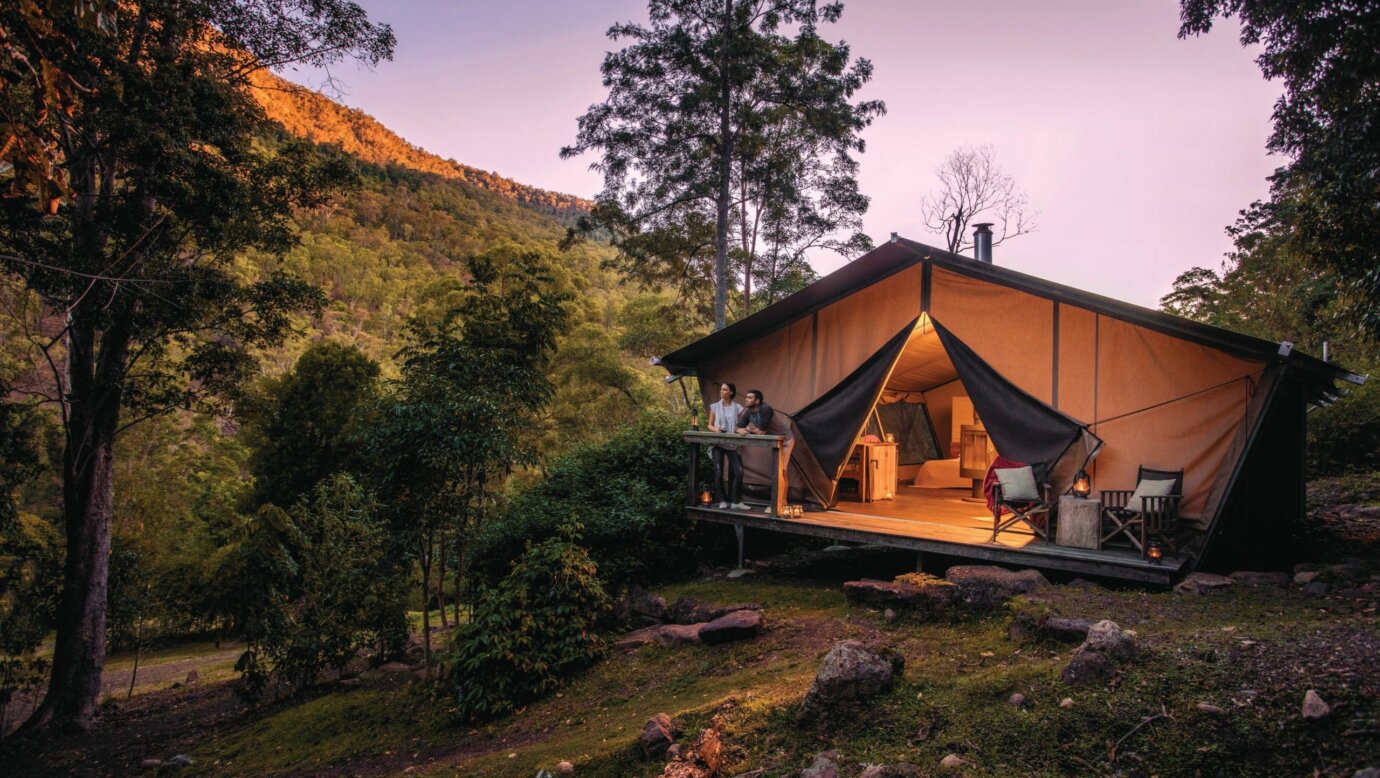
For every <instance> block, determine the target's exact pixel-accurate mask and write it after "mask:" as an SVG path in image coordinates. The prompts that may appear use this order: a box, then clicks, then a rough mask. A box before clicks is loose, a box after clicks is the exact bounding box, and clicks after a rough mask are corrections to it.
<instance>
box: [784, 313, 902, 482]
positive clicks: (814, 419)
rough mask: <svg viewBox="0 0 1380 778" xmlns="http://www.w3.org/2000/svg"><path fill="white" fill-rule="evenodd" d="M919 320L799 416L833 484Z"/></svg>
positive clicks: (800, 425)
mask: <svg viewBox="0 0 1380 778" xmlns="http://www.w3.org/2000/svg"><path fill="white" fill-rule="evenodd" d="M917 321H919V319H918V318H917V319H915V320H914V321H912V322H911V323H910V324H907V325H906V326H905V327H903V328H901V331H900V332H898V333H896V335H895V336H894V337H892V339H891V340H889V341H887V343H886V345H884V346H882V348H881V349H880V350H878V351H877V352H876V353H875V354H873V355H872V356H870V357H868V359H867V361H866V362H863V363H862V365H860V366H859V367H858V368H857V369H856V370H854V371H853V372H852V373H850V374H849V375H848V377H847V378H845V379H843V380H842V381H840V382H839V383H838V384H837V385H836V386H835V387H834V388H833V389H830V390H829V391H828V392H827V393H825V394H824V395H823V396H821V397H820V398H819V399H817V400H815V401H814V402H812V403H810V404H809V405H808V406H806V407H805V408H803V409H802V410H801V411H800V412H799V413H797V414H796V415H795V426H796V429H798V430H800V435H801V437H803V438H804V439H805V440H806V441H807V443H808V445H809V447H810V450H811V452H812V453H813V454H814V458H815V461H816V462H817V463H818V464H819V467H820V469H821V470H823V471H824V472H825V473H826V474H827V475H828V476H829V479H830V480H831V481H832V480H834V479H836V478H837V477H838V472H839V468H841V467H843V463H844V461H845V460H846V459H847V458H848V455H849V453H850V452H851V451H852V450H853V442H854V440H855V439H856V438H857V434H858V431H859V430H861V429H862V426H863V423H864V422H866V421H867V415H868V414H869V413H871V412H872V406H874V405H876V404H877V397H878V396H879V395H880V394H881V393H882V386H883V385H884V384H885V383H886V379H887V376H888V375H889V374H890V373H891V368H892V366H894V365H895V364H896V359H897V358H898V357H900V356H901V350H902V349H904V348H905V347H906V341H907V340H909V339H910V333H911V330H913V329H915V323H916V322H917ZM831 492H832V488H831Z"/></svg>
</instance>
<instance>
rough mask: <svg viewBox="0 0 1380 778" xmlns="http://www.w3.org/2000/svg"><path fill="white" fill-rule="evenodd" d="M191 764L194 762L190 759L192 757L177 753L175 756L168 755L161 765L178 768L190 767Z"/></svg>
mask: <svg viewBox="0 0 1380 778" xmlns="http://www.w3.org/2000/svg"><path fill="white" fill-rule="evenodd" d="M193 764H196V763H195V762H193V761H192V758H191V757H190V756H187V755H186V754H178V755H177V756H173V757H169V758H168V759H167V760H166V761H164V762H163V767H171V768H173V769H178V768H182V767H191V766H192V765H193Z"/></svg>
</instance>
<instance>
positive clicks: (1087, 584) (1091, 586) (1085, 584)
mask: <svg viewBox="0 0 1380 778" xmlns="http://www.w3.org/2000/svg"><path fill="white" fill-rule="evenodd" d="M1064 585H1065V586H1067V587H1068V588H1070V589H1082V590H1084V591H1089V592H1098V591H1102V590H1103V589H1105V588H1106V587H1104V586H1103V585H1102V584H1100V583H1097V582H1096V581H1089V580H1087V579H1085V578H1075V579H1073V580H1072V581H1069V582H1068V583H1066V584H1064Z"/></svg>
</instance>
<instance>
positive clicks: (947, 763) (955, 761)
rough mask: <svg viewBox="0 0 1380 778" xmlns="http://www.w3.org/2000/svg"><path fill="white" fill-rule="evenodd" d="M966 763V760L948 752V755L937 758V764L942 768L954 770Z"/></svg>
mask: <svg viewBox="0 0 1380 778" xmlns="http://www.w3.org/2000/svg"><path fill="white" fill-rule="evenodd" d="M967 763H968V762H967V761H966V760H964V758H963V757H961V756H959V755H958V754H949V755H948V756H946V757H944V758H943V759H940V760H939V766H940V767H942V768H944V769H945V770H954V769H956V768H959V767H962V766H963V765H965V764H967Z"/></svg>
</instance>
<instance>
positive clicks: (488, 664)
mask: <svg viewBox="0 0 1380 778" xmlns="http://www.w3.org/2000/svg"><path fill="white" fill-rule="evenodd" d="M565 534H566V537H559V538H548V539H547V540H544V541H542V542H540V543H537V544H536V545H529V546H528V547H527V550H526V551H525V552H524V553H523V554H522V556H521V557H519V558H518V559H517V561H516V563H514V564H513V566H512V569H511V570H510V571H509V572H508V574H507V575H506V576H505V577H504V578H503V580H502V581H501V582H499V584H498V585H497V586H496V587H494V588H492V589H489V590H487V591H485V592H483V594H482V595H481V596H480V598H479V602H478V604H477V605H476V606H475V609H474V616H473V618H472V619H471V620H470V622H469V623H467V624H464V625H462V626H461V627H460V628H459V629H458V630H457V632H456V634H455V636H454V638H453V639H452V641H451V650H450V654H449V656H448V657H447V665H448V677H449V680H450V683H451V685H452V688H453V689H454V692H455V703H456V704H455V711H456V716H457V717H458V718H459V719H460V720H462V721H464V720H470V719H488V718H494V717H497V716H502V715H505V714H508V713H511V712H513V710H515V709H516V708H517V707H518V706H521V705H524V704H526V703H527V702H529V701H531V700H534V699H537V698H539V697H541V696H542V695H544V694H547V693H548V692H550V691H552V690H554V689H556V688H557V687H559V686H560V685H561V683H562V681H563V680H564V679H565V678H566V677H567V676H569V675H570V674H571V673H573V672H574V671H576V670H579V669H581V668H584V667H587V666H589V665H591V664H593V663H594V662H595V660H597V659H598V658H599V657H600V656H602V655H603V653H604V651H605V648H606V644H605V641H604V638H603V637H602V636H601V635H600V634H599V632H598V631H597V629H596V625H597V623H598V621H599V620H600V618H601V617H602V616H603V615H604V614H605V613H606V612H607V611H608V610H609V607H610V604H609V598H608V595H607V594H606V593H605V590H604V587H603V585H602V584H601V583H600V581H599V576H598V568H597V566H596V565H595V564H594V562H593V560H591V559H590V557H589V554H588V553H587V552H585V550H584V549H583V548H581V547H580V546H578V545H575V543H574V542H573V541H572V540H570V539H569V535H570V532H569V531H567V532H566V533H565Z"/></svg>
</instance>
